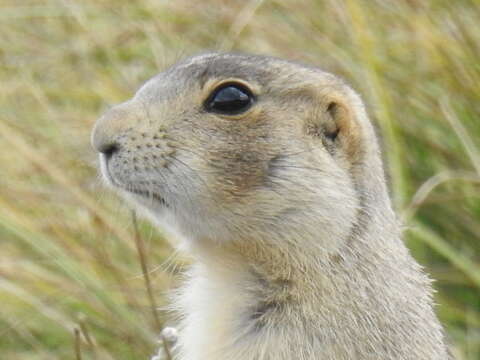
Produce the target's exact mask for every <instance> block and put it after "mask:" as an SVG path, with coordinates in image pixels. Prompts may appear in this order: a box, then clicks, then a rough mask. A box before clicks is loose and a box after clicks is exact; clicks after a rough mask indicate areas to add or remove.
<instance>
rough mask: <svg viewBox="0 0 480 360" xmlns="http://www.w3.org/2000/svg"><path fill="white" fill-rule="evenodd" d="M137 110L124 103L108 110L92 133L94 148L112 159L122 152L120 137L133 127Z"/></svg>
mask: <svg viewBox="0 0 480 360" xmlns="http://www.w3.org/2000/svg"><path fill="white" fill-rule="evenodd" d="M134 111H135V108H133V107H132V105H131V104H129V103H123V104H120V105H117V106H115V107H113V108H112V109H110V110H108V111H107V112H106V113H105V114H104V115H103V116H102V117H101V118H100V119H98V120H97V122H96V124H95V126H94V128H93V131H92V138H91V142H92V147H93V148H94V149H95V150H96V151H98V152H99V153H102V154H105V155H106V157H107V158H110V157H111V156H112V155H113V154H114V153H116V152H118V151H119V150H120V145H119V143H118V138H119V136H120V135H121V134H122V133H124V132H125V131H126V130H127V129H128V128H131V127H132V125H133V124H132V121H133V118H134V116H132V115H134V114H133V112H134Z"/></svg>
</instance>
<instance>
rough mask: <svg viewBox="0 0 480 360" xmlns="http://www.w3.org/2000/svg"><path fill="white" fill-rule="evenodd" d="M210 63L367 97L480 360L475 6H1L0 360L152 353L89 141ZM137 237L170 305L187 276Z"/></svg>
mask: <svg viewBox="0 0 480 360" xmlns="http://www.w3.org/2000/svg"><path fill="white" fill-rule="evenodd" d="M205 50H236V51H245V52H253V53H261V54H269V55H276V56H280V57H286V58H289V59H292V60H298V61H301V62H306V63H310V64H314V65H318V66H320V67H321V68H323V69H325V70H328V71H331V72H334V73H336V74H338V75H341V76H343V77H344V78H345V79H346V80H347V81H348V82H349V83H351V84H352V85H353V86H354V88H355V89H357V90H358V91H359V92H360V93H361V94H362V95H363V97H364V99H365V101H366V102H367V104H368V106H369V112H370V114H371V116H372V118H374V119H375V120H376V121H377V123H378V125H379V128H380V130H381V132H382V134H383V141H384V146H385V158H386V162H387V167H388V170H389V174H390V177H391V184H392V186H391V187H392V189H393V195H394V199H395V204H396V208H397V210H398V212H399V214H401V216H402V217H403V219H404V221H405V225H406V230H405V231H406V232H405V239H406V241H407V244H408V245H409V247H410V248H411V249H412V251H413V254H414V256H415V257H416V259H417V260H418V261H419V262H420V263H421V264H423V265H424V266H425V267H426V269H427V270H428V272H429V273H430V274H431V275H432V277H434V278H435V279H437V281H436V282H435V287H436V289H437V290H438V292H437V293H436V301H437V303H439V306H438V308H437V310H438V313H439V316H440V318H441V320H442V322H443V323H444V324H445V326H446V330H447V332H448V334H449V336H450V338H451V341H452V344H453V346H454V350H455V352H456V354H457V356H458V358H459V359H467V360H478V359H480V267H479V261H480V241H479V240H480V222H479V220H480V191H479V190H480V184H479V183H480V140H479V136H478V135H480V121H479V120H480V119H479V114H480V61H479V58H480V2H479V1H478V0H475V1H474V0H458V1H447V0H436V1H435V0H429V1H427V0H425V1H424V0H408V1H407V0H324V1H307V0H299V1H280V0H265V1H259V0H253V1H240V0H236V1H220V0H217V1H215V0H204V1H185V0H177V1H160V0H141V1H113V0H95V1H94V0H83V1H80V0H78V1H67V0H44V1H32V0H22V1H14V0H0V169H1V174H2V176H0V359H7V360H10V359H15V360H16V359H22V360H23V359H73V358H75V350H74V349H75V343H76V344H77V346H78V347H80V349H81V354H82V358H83V359H148V358H149V357H150V356H151V355H152V354H153V353H154V351H155V348H157V347H158V344H157V343H156V339H157V337H158V327H159V324H158V323H157V322H156V321H155V319H154V317H153V316H152V312H151V310H152V309H151V306H150V304H151V301H149V296H148V292H147V289H146V287H145V282H144V278H143V276H142V270H141V266H140V261H139V255H138V252H137V247H136V243H135V241H134V240H135V229H136V228H135V227H134V226H133V221H132V215H131V213H130V211H129V210H128V208H127V207H126V206H125V205H124V204H122V203H121V202H120V201H119V200H118V199H116V198H115V197H114V196H112V195H111V194H110V193H109V192H108V191H106V190H105V189H103V188H102V186H101V181H100V180H99V178H98V175H97V171H96V158H95V154H94V153H93V151H92V149H91V148H90V145H89V133H90V130H91V127H92V125H93V123H94V121H95V119H96V118H97V117H98V116H99V114H100V113H101V112H102V111H104V110H105V109H106V108H107V107H108V106H110V105H112V104H115V103H118V102H121V101H124V100H126V99H127V98H129V97H130V96H131V95H132V94H133V92H134V91H135V89H137V88H138V87H139V85H141V84H142V82H143V81H145V80H146V79H148V78H149V77H151V76H153V75H154V74H156V73H157V72H159V71H161V70H162V69H164V68H165V67H166V66H168V65H170V64H172V63H174V62H175V61H177V60H178V59H180V58H182V57H184V56H188V55H191V54H194V53H196V52H199V51H205ZM138 232H139V234H138V235H139V238H141V239H142V241H143V245H144V247H145V254H146V255H147V259H146V260H147V266H148V271H149V274H150V280H151V283H152V288H153V295H154V297H155V301H156V302H157V305H159V306H160V305H162V304H163V303H164V293H165V292H166V291H167V290H168V289H169V288H170V287H171V286H172V281H173V280H172V279H173V276H172V275H174V274H175V272H177V269H178V266H177V265H176V263H175V262H174V261H172V260H171V258H172V250H171V249H170V248H169V247H168V246H167V245H166V244H165V242H164V240H163V239H162V237H161V234H159V233H158V232H157V231H156V230H154V229H152V227H151V226H150V225H149V224H147V223H145V222H140V223H139V225H138ZM137 239H138V238H137ZM160 317H161V318H163V317H164V314H163V313H160ZM75 329H77V331H76V332H75ZM75 333H76V334H77V335H76V336H75V335H74V334H75ZM75 338H76V339H77V341H75Z"/></svg>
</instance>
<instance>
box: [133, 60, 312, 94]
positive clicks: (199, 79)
mask: <svg viewBox="0 0 480 360" xmlns="http://www.w3.org/2000/svg"><path fill="white" fill-rule="evenodd" d="M320 72H321V71H319V70H318V69H315V68H312V67H308V66H303V65H299V64H296V63H293V62H290V61H287V60H282V59H277V58H272V57H267V56H258V55H248V54H232V53H209V54H203V55H197V56H194V57H191V58H187V59H185V60H183V61H181V62H179V63H177V64H175V65H174V66H172V67H170V68H168V69H166V70H165V71H164V72H162V73H160V74H158V75H157V76H155V77H154V78H152V79H151V80H150V81H148V82H147V83H146V84H145V85H144V86H143V87H142V88H141V89H140V90H139V92H138V93H137V95H138V94H139V93H142V97H143V96H144V95H145V94H146V93H148V94H149V95H150V96H151V95H153V96H155V95H154V94H157V95H158V94H159V92H162V93H168V94H169V95H172V96H175V95H177V94H178V93H179V92H181V91H184V90H185V89H187V88H192V89H194V88H199V87H200V88H202V87H203V85H204V84H205V83H206V82H207V81H208V80H212V79H214V80H221V79H228V78H236V79H241V80H245V81H247V82H255V83H257V84H260V85H262V86H266V87H269V86H275V84H277V83H278V84H285V82H286V80H289V83H290V84H292V85H293V84H294V83H296V82H303V81H305V80H306V79H308V78H311V77H312V75H313V74H314V73H316V74H317V75H318V73H320Z"/></svg>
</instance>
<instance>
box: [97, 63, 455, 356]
mask: <svg viewBox="0 0 480 360" xmlns="http://www.w3.org/2000/svg"><path fill="white" fill-rule="evenodd" d="M227 80H228V81H235V82H240V83H242V84H244V85H245V86H248V87H249V88H250V89H251V91H252V92H253V93H254V94H255V96H256V102H255V104H254V105H253V106H252V107H251V108H250V109H249V110H247V111H246V112H245V113H243V114H240V115H235V116H229V115H219V114H214V113H210V112H208V111H206V110H205V108H204V107H203V103H204V101H205V100H206V99H207V98H208V96H209V95H210V94H211V92H212V91H213V89H214V88H215V87H216V86H218V85H219V84H221V83H222V82H224V81H227ZM92 142H93V146H94V147H95V148H96V149H97V150H98V151H100V152H104V153H108V152H110V153H113V154H112V155H111V158H110V159H109V161H108V163H107V161H106V158H107V156H106V155H105V154H104V153H102V154H101V160H102V161H101V163H102V170H103V173H104V175H105V177H106V179H107V181H108V182H109V183H110V184H111V185H112V186H113V187H114V188H116V189H117V190H118V191H119V192H120V193H121V194H122V195H123V196H125V197H127V198H128V199H130V200H131V201H132V202H133V203H134V204H136V205H137V206H138V207H139V208H140V209H141V210H142V211H143V212H144V213H145V214H146V215H147V216H148V217H150V218H151V219H152V220H153V221H154V222H156V223H157V224H159V226H161V227H162V228H164V229H167V230H168V231H170V232H171V233H172V236H173V237H176V238H178V239H180V245H179V247H181V248H182V249H184V250H185V251H187V252H189V253H190V254H191V255H192V256H193V257H194V259H195V264H194V265H193V266H192V269H191V270H190V271H189V273H188V278H187V280H186V284H185V286H184V287H183V288H182V289H181V290H180V291H179V292H178V294H177V296H176V298H175V299H174V301H173V303H174V307H175V308H176V310H178V312H179V313H180V314H181V317H182V319H181V330H180V334H179V336H180V338H179V345H178V349H176V350H177V358H178V359H181V360H217V359H218V360H227V359H228V360H287V359H288V360H290V359H299V360H313V359H320V360H327V359H329V360H346V359H358V360H366V359H392V360H393V359H396V360H398V359H404V360H407V359H411V360H427V359H428V360H434V359H435V360H444V359H447V358H448V355H447V350H446V346H445V343H444V336H443V333H442V328H441V326H440V324H439V322H438V320H437V318H436V316H435V314H434V312H433V309H432V289H431V286H430V280H429V279H428V277H427V276H426V275H425V274H424V273H423V271H422V270H421V268H420V267H419V266H418V265H417V263H416V262H415V261H414V260H413V259H412V257H411V256H410V254H409V253H408V251H407V249H406V248H405V246H404V244H403V242H402V241H401V234H400V229H399V225H398V223H397V220H396V217H395V214H394V212H393V211H392V208H391V204H390V199H389V196H388V193H387V188H386V185H385V179H384V173H383V168H382V163H381V159H380V153H379V151H380V150H379V146H378V143H377V140H376V137H375V133H374V130H373V128H372V125H371V124H370V122H369V120H368V118H367V115H366V113H365V110H364V107H363V104H362V101H361V100H360V98H359V97H358V95H357V94H356V93H355V92H354V91H353V90H351V89H350V88H349V87H348V86H346V85H345V84H344V83H343V82H342V81H340V80H339V79H338V78H336V77H335V76H333V75H331V74H328V73H325V72H323V71H320V70H318V69H316V68H311V67H306V66H301V65H298V64H294V63H291V62H288V61H284V60H279V59H274V58H268V57H258V56H249V55H239V54H206V55H201V56H197V57H193V58H191V59H188V60H186V61H184V62H182V63H180V64H177V65H176V66H174V67H172V68H170V69H168V70H166V71H165V72H163V73H161V74H159V75H158V76H156V77H155V78H153V79H151V80H150V81H148V82H147V83H146V84H145V85H144V86H143V87H142V88H141V89H140V90H139V91H138V92H137V94H136V95H135V96H134V98H133V99H132V100H130V101H128V102H126V103H124V104H121V105H118V106H117V107H114V108H113V109H111V110H110V111H109V112H107V113H106V114H105V115H104V116H103V117H102V118H101V119H100V120H99V121H98V122H97V124H96V126H95V129H94V132H93V136H92ZM112 145H114V146H115V148H112ZM112 149H113V150H115V151H113V150H112ZM164 202H165V203H166V204H167V205H165V204H164Z"/></svg>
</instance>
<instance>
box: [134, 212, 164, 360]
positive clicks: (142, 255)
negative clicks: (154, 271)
mask: <svg viewBox="0 0 480 360" xmlns="http://www.w3.org/2000/svg"><path fill="white" fill-rule="evenodd" d="M132 221H133V228H134V230H135V236H134V238H135V245H136V247H137V251H138V258H139V260H140V266H141V268H142V273H143V278H144V280H145V287H146V288H147V293H148V300H149V302H150V310H151V312H152V316H153V319H154V322H155V329H156V332H157V333H158V334H160V339H161V341H162V345H163V349H164V351H165V355H166V357H167V359H168V360H171V359H172V354H171V352H170V348H169V346H168V343H167V340H166V339H165V337H164V336H163V334H162V328H163V325H162V322H161V321H160V317H159V316H158V311H157V310H158V305H157V303H156V301H155V296H154V294H153V289H152V283H151V281H150V274H149V272H148V264H147V255H146V252H145V244H144V243H143V239H142V237H141V236H140V232H139V231H138V223H137V214H136V213H135V211H132Z"/></svg>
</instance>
